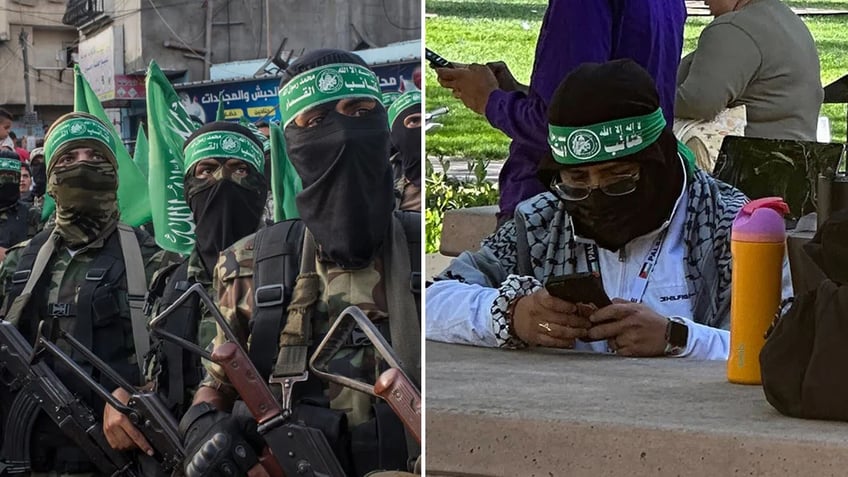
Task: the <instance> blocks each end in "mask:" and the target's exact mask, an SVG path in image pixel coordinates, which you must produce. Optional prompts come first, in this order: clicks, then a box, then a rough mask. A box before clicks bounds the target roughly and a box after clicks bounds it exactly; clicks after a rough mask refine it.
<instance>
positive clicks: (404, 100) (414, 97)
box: [389, 91, 421, 127]
mask: <svg viewBox="0 0 848 477" xmlns="http://www.w3.org/2000/svg"><path fill="white" fill-rule="evenodd" d="M416 104H421V91H407V92H406V93H403V94H402V95H401V96H400V97H399V98H398V99H396V100H395V101H394V102H393V103H392V105H391V106H390V107H389V127H392V124H394V122H395V119H397V117H398V115H400V113H402V112H403V111H404V110H406V108H408V107H410V106H414V105H416Z"/></svg>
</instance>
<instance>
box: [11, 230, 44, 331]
mask: <svg viewBox="0 0 848 477" xmlns="http://www.w3.org/2000/svg"><path fill="white" fill-rule="evenodd" d="M54 235H55V232H53V233H52V234H51V235H50V236H49V237H47V240H46V241H45V242H44V245H42V246H41V248H40V249H38V255H37V256H36V257H35V264H34V265H33V267H32V271H31V272H30V274H29V277H27V281H26V285H24V290H23V292H21V294H20V295H18V296H17V297H15V300H14V301H13V302H12V306H11V307H10V308H9V312H8V313H6V318H5V319H6V320H8V321H11V322H12V323H18V322H19V320H20V318H21V316H23V312H24V309H25V308H26V306H27V305H28V304H29V300H30V298H32V291H33V290H34V289H35V285H36V284H37V283H38V280H39V279H40V278H41V275H42V274H43V273H44V270H45V269H46V268H47V263H48V262H50V258H51V257H53V252H54V251H55V250H56V237H55V236H54Z"/></svg>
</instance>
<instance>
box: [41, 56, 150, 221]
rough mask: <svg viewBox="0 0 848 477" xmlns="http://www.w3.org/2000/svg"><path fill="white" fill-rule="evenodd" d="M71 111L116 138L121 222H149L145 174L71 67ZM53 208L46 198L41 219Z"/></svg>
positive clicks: (94, 96) (91, 93) (76, 70)
mask: <svg viewBox="0 0 848 477" xmlns="http://www.w3.org/2000/svg"><path fill="white" fill-rule="evenodd" d="M74 111H80V112H85V113H89V114H91V115H94V116H96V117H97V118H98V119H100V120H101V121H103V122H104V123H105V124H106V126H107V127H108V128H109V130H110V131H112V135H113V136H114V137H115V144H116V147H115V159H116V160H117V162H118V209H119V210H120V211H121V221H123V222H124V223H127V224H129V225H132V226H139V225H142V224H144V223H147V222H150V199H149V197H148V193H147V181H146V180H145V178H144V174H142V172H141V171H140V170H139V168H138V167H137V166H136V165H135V163H134V162H133V160H132V158H131V157H130V153H129V151H127V148H126V146H124V142H123V140H122V139H121V135H120V134H118V131H116V130H115V128H114V126H112V122H111V121H110V120H109V117H108V116H106V111H105V110H104V109H103V105H102V104H100V100H99V99H97V95H96V94H94V91H93V90H92V89H91V86H90V85H89V84H88V81H86V79H85V77H84V76H83V75H82V73H81V72H80V70H79V65H74ZM55 208H56V204H55V203H54V202H53V199H52V198H51V197H50V196H48V195H46V194H45V196H44V208H43V209H42V214H41V216H42V219H43V220H46V219H47V218H48V217H49V216H50V214H51V213H53V211H54V210H55Z"/></svg>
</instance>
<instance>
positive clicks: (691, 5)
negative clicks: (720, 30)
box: [686, 0, 848, 17]
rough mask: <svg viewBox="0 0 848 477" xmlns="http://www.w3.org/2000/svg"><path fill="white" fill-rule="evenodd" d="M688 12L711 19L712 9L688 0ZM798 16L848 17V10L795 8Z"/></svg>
mask: <svg viewBox="0 0 848 477" xmlns="http://www.w3.org/2000/svg"><path fill="white" fill-rule="evenodd" d="M686 11H687V12H688V14H689V16H690V17H710V16H712V15H711V14H710V9H709V8H708V7H707V6H706V5H705V4H704V2H703V1H702V0H686ZM792 11H794V12H795V13H796V14H798V15H801V16H807V15H848V10H833V9H826V8H793V9H792Z"/></svg>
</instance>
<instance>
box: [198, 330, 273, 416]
mask: <svg viewBox="0 0 848 477" xmlns="http://www.w3.org/2000/svg"><path fill="white" fill-rule="evenodd" d="M212 358H213V359H214V361H215V362H216V363H218V364H220V365H221V366H223V367H224V372H225V373H227V378H229V380H230V384H232V385H233V387H234V388H236V391H238V393H239V396H241V398H242V399H243V400H244V403H245V405H247V409H248V410H250V414H252V415H253V417H254V418H255V419H256V422H258V423H259V424H263V423H265V422H267V421H268V420H270V419H272V418H274V417H276V416H279V415H280V414H281V413H282V412H283V410H282V408H281V407H280V404H279V403H277V401H276V400H275V399H274V395H273V394H271V389H270V388H269V387H268V384H267V383H265V382H264V381H263V380H262V378H261V377H260V376H259V372H257V371H256V367H255V366H253V363H251V362H250V359H249V358H248V357H247V356H245V355H244V354H242V353H239V346H238V345H237V344H236V343H233V342H232V341H228V342H226V343H224V344H222V345H219V346H216V347H215V351H213V352H212Z"/></svg>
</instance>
